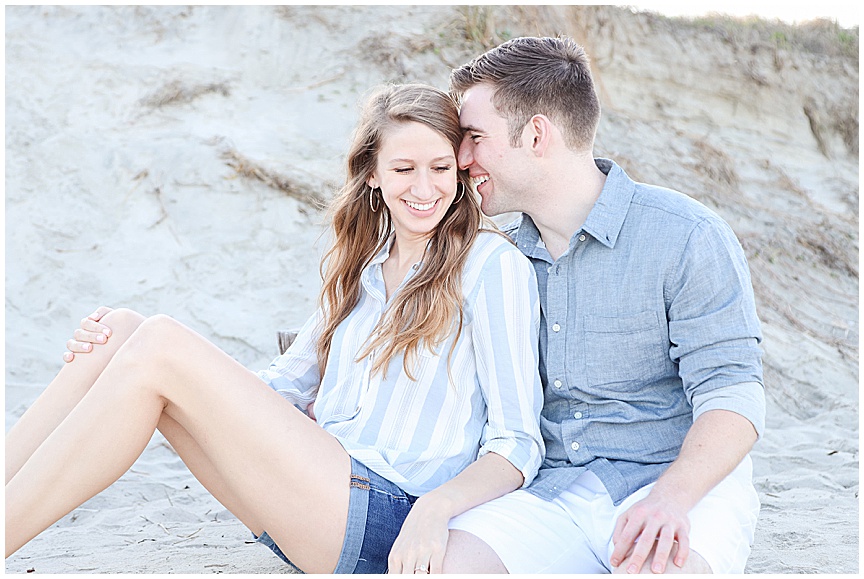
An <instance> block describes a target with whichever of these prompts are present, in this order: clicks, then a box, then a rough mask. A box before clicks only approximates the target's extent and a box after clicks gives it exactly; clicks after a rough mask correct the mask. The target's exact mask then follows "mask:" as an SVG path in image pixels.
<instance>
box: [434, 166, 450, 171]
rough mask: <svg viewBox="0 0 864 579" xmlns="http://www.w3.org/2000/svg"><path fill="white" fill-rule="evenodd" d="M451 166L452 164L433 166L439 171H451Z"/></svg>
mask: <svg viewBox="0 0 864 579" xmlns="http://www.w3.org/2000/svg"><path fill="white" fill-rule="evenodd" d="M451 168H452V167H450V165H440V166H438V167H433V170H434V171H438V172H439V173H444V172H446V171H449V170H450V169H451Z"/></svg>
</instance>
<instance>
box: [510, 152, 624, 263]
mask: <svg viewBox="0 0 864 579" xmlns="http://www.w3.org/2000/svg"><path fill="white" fill-rule="evenodd" d="M594 163H595V164H596V165H597V168H598V169H600V170H601V171H602V172H603V173H605V174H606V183H605V184H604V185H603V190H602V191H601V192H600V197H598V198H597V201H596V203H594V207H593V208H592V209H591V212H590V213H589V214H588V218H587V219H585V223H584V225H582V229H581V231H584V232H585V233H587V234H589V235H591V237H593V238H594V239H596V240H597V241H599V242H600V243H602V244H603V245H605V246H606V247H609V248H610V249H611V248H614V247H615V242H616V241H617V240H618V235H619V234H620V233H621V227H622V226H623V225H624V218H625V217H627V211H628V210H629V209H630V202H631V201H632V200H633V193H634V191H635V190H636V183H635V182H633V180H632V179H630V177H628V176H627V173H625V172H624V170H623V169H622V168H621V167H619V166H618V164H617V163H615V162H614V161H612V160H610V159H603V158H597V159H594ZM514 225H516V227H517V229H516V236H515V241H516V245H517V246H518V247H519V249H520V250H521V251H522V252H523V253H524V254H525V255H529V256H532V257H540V256H539V255H536V252H537V251H538V249H539V248H538V242H539V241H540V231H539V230H538V229H537V226H536V225H534V221H532V220H531V217H529V216H528V215H527V214H524V213H523V214H522V217H521V220H520V221H519V222H518V224H514ZM578 233H579V232H578V231H577V232H576V234H578ZM576 234H574V235H573V237H574V238H575V237H576ZM570 245H571V247H572V245H573V239H571V240H570Z"/></svg>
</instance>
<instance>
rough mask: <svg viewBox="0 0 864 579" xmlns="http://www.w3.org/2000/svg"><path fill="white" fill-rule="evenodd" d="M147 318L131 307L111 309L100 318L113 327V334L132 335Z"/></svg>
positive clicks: (103, 322) (102, 321)
mask: <svg viewBox="0 0 864 579" xmlns="http://www.w3.org/2000/svg"><path fill="white" fill-rule="evenodd" d="M146 319H147V318H146V317H144V316H142V315H141V314H139V313H138V312H136V311H135V310H130V309H129V308H118V309H116V310H111V311H110V312H108V313H107V314H105V315H104V316H102V319H101V320H99V321H100V322H101V323H102V324H104V325H106V326H108V327H109V328H111V334H112V335H113V336H117V335H126V336H129V335H131V334H132V333H133V332H134V331H135V330H137V329H138V327H139V326H140V325H141V324H142V323H143V322H144V320H146Z"/></svg>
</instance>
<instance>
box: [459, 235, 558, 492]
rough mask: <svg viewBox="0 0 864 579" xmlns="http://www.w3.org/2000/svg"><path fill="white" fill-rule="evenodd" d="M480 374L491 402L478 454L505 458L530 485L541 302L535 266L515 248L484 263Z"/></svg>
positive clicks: (538, 441)
mask: <svg viewBox="0 0 864 579" xmlns="http://www.w3.org/2000/svg"><path fill="white" fill-rule="evenodd" d="M472 318H473V320H472V325H471V333H472V340H473V342H474V353H475V356H476V364H477V374H478V376H477V378H478V381H479V384H480V388H481V390H482V392H483V396H484V397H485V400H486V405H487V412H488V416H487V423H486V425H485V427H484V429H483V435H482V437H481V440H480V452H479V455H480V456H483V455H484V454H486V453H489V452H494V453H496V454H498V455H500V456H503V457H504V458H506V459H507V460H508V461H509V462H510V463H511V464H512V465H513V466H514V467H516V468H517V469H518V470H519V471H520V472H521V473H522V475H523V476H524V478H525V480H524V483H523V485H522V486H523V487H525V486H527V485H528V484H530V483H531V481H532V480H533V479H534V477H535V476H536V474H537V470H538V469H539V468H540V464H541V463H542V461H543V455H544V446H543V438H542V435H541V434H540V426H539V416H540V410H541V407H542V405H543V393H542V387H541V383H540V375H539V372H538V334H539V328H540V300H539V297H538V292H537V281H536V278H535V274H534V269H533V267H532V266H531V264H530V263H529V261H528V260H527V258H525V256H523V255H522V254H521V253H520V252H519V251H518V250H517V249H516V248H515V247H511V246H509V245H508V246H507V247H506V248H504V249H503V250H502V251H500V252H496V253H495V254H493V256H492V257H491V258H490V259H489V260H488V261H487V263H486V264H485V265H484V267H483V272H482V276H481V281H480V288H479V291H478V294H477V297H476V301H475V302H474V304H473V309H472Z"/></svg>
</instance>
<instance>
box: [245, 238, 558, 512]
mask: <svg viewBox="0 0 864 579" xmlns="http://www.w3.org/2000/svg"><path fill="white" fill-rule="evenodd" d="M391 241H392V238H391ZM389 248H390V242H388V244H387V245H386V246H385V247H384V248H383V249H382V250H381V252H379V254H378V255H377V256H376V257H375V258H374V259H373V260H372V262H371V264H370V265H369V266H367V267H366V268H365V269H364V271H363V273H362V278H361V283H362V290H361V296H360V301H359V303H358V304H357V306H356V307H355V308H354V310H353V311H352V312H351V314H350V315H349V316H348V318H347V319H346V320H345V321H344V322H342V324H340V325H339V327H338V328H337V330H336V333H335V335H334V336H333V342H332V345H331V347H330V354H329V356H328V358H327V369H326V371H325V373H324V377H323V380H322V379H321V377H320V376H319V369H318V362H317V353H316V351H315V343H316V340H317V335H318V331H319V330H318V322H319V319H320V315H321V313H320V310H319V312H317V313H316V314H315V315H313V316H312V317H311V318H310V319H309V321H307V322H306V324H305V325H304V326H303V328H302V329H301V330H300V332H299V333H298V335H297V338H296V340H295V341H294V343H293V344H292V345H291V347H290V348H289V349H288V350H287V351H286V352H285V354H283V355H282V356H280V357H278V358H276V359H275V360H274V361H273V362H272V363H271V365H270V367H269V369H267V370H263V371H261V372H258V376H259V377H260V378H261V379H263V380H264V381H265V382H267V384H269V385H270V386H271V387H272V388H273V389H274V390H276V391H277V392H278V393H279V394H281V395H282V396H283V397H284V398H286V399H287V400H288V401H289V402H291V403H292V404H294V405H296V406H297V407H298V408H299V409H300V410H303V411H305V410H306V409H307V408H308V406H309V405H310V404H313V403H314V414H315V417H316V420H317V421H318V424H320V425H321V427H322V428H324V430H326V431H327V432H329V433H330V434H332V435H333V436H335V437H336V438H337V439H338V440H339V442H340V443H341V444H342V446H343V447H344V448H345V450H346V451H347V452H348V454H350V455H351V456H353V457H354V458H355V459H357V460H359V461H360V462H362V463H363V464H364V465H365V466H367V467H368V468H371V469H372V470H374V471H375V472H376V473H378V474H379V475H381V476H383V477H385V478H387V479H388V480H390V481H392V482H393V483H395V484H397V485H398V486H399V487H401V488H402V489H403V490H405V491H406V492H408V493H410V494H413V495H417V496H419V495H422V494H424V493H426V492H428V491H430V490H432V489H434V488H436V487H438V486H439V485H441V484H443V483H445V482H447V481H448V480H450V479H452V478H453V477H454V476H456V475H458V474H459V473H460V472H461V471H462V470H463V469H464V468H465V467H467V466H468V465H469V464H471V463H472V462H474V460H476V459H477V458H478V456H482V455H484V454H486V453H488V452H494V453H496V454H499V455H501V456H503V457H504V458H506V459H507V460H508V461H510V462H511V463H512V464H513V466H515V467H516V468H517V469H519V470H520V471H521V473H522V475H523V476H524V477H525V482H524V485H523V486H526V485H528V484H529V483H530V482H531V481H532V480H533V479H534V476H535V475H536V473H537V469H538V468H539V467H540V464H541V463H542V461H543V451H544V449H543V439H542V436H541V434H540V427H539V423H538V420H539V414H540V408H541V406H542V404H543V397H542V392H541V386H540V376H539V374H538V352H537V340H538V331H539V326H540V303H539V298H538V294H537V282H536V279H535V277H534V272H533V271H532V268H531V264H530V263H529V262H528V260H527V259H525V256H523V255H522V254H521V253H520V252H519V250H518V249H516V247H514V246H513V244H511V243H510V242H509V241H508V240H507V239H506V238H504V237H503V236H501V235H498V234H495V233H490V232H481V233H480V235H479V236H478V237H477V239H476V241H475V242H474V245H473V246H472V248H471V251H470V253H469V256H468V259H467V261H466V264H465V268H464V270H463V273H462V288H463V295H464V302H463V309H464V322H463V325H462V332H461V335H460V336H459V339H458V341H456V347H455V350H454V351H453V355H452V359H451V368H450V374H449V375H448V372H447V361H448V352H449V351H450V347H451V345H452V344H453V340H454V338H455V332H454V334H453V335H451V336H450V337H448V338H447V340H445V341H444V342H442V343H441V344H440V345H439V346H438V352H439V353H440V355H437V354H432V353H430V352H429V351H428V350H427V349H426V348H425V347H424V346H422V345H421V348H420V355H419V356H418V358H419V363H418V365H417V367H416V368H414V369H412V374H413V375H414V377H415V380H411V379H410V378H409V377H408V375H407V374H406V373H405V371H404V369H403V364H402V361H403V356H402V355H397V356H394V357H393V359H392V360H391V361H390V364H389V366H388V371H387V375H386V377H384V376H382V375H381V373H380V372H379V373H378V374H376V375H374V376H373V375H370V374H371V360H370V358H368V357H367V358H365V359H363V360H360V361H357V354H358V353H359V352H360V351H361V350H362V348H363V346H364V345H365V342H366V339H367V338H368V337H369V336H370V335H371V333H372V331H373V329H374V328H375V326H376V324H377V323H378V321H379V319H380V318H381V316H382V315H383V314H384V311H385V309H386V307H387V302H386V300H385V296H386V292H385V287H384V278H383V276H382V272H381V264H382V263H384V261H385V260H386V259H387V257H388V256H389ZM420 267H422V264H421V265H420ZM415 273H416V271H415V270H413V269H412V270H410V271H409V273H408V275H407V276H406V278H405V280H404V281H403V282H402V284H401V285H400V288H401V287H403V286H404V285H405V283H406V282H407V281H408V280H409V279H411V277H413V276H414V275H415ZM398 291H399V290H397V292H398ZM391 300H392V296H391ZM373 356H374V353H373ZM450 376H452V381H451V380H450ZM319 383H320V387H319Z"/></svg>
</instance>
